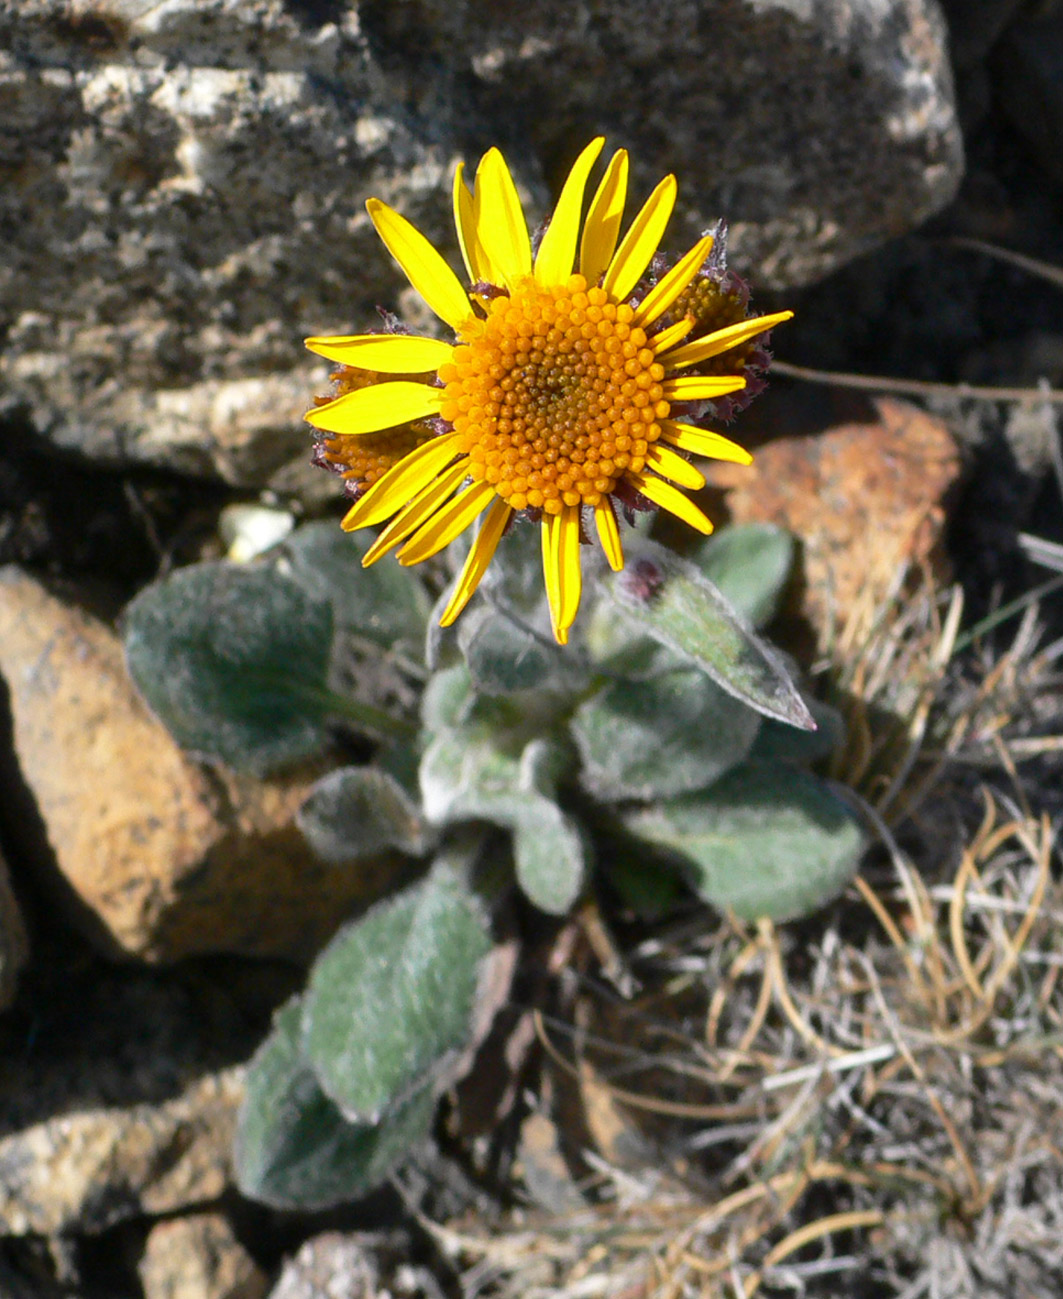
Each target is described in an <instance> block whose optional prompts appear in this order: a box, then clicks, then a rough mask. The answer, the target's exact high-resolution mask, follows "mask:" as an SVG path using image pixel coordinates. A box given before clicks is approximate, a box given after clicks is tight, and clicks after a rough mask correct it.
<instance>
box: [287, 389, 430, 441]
mask: <svg viewBox="0 0 1063 1299" xmlns="http://www.w3.org/2000/svg"><path fill="white" fill-rule="evenodd" d="M442 396H443V389H442V388H429V387H428V385H427V384H425V383H411V382H410V381H409V380H407V379H396V380H394V381H393V382H391V383H374V384H373V386H372V387H371V388H357V389H356V390H355V391H354V392H346V393H344V394H343V396H342V397H337V398H336V400H335V401H330V402H326V403H325V405H324V406H315V407H314V409H313V410H308V411H307V412H306V415H305V416H304V419H305V420H306V422H307V423H308V424H312V425H313V426H314V428H319V429H324V430H325V432H327V433H341V434H344V435H345V436H348V437H357V436H358V434H359V433H379V432H380V430H381V429H385V428H396V427H397V426H398V425H399V424H408V423H409V422H410V420H412V419H423V418H424V416H425V415H434V414H435V413H436V412H437V411H438V410H439V401H440V398H441V397H442Z"/></svg>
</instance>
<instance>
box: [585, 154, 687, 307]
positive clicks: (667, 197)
mask: <svg viewBox="0 0 1063 1299" xmlns="http://www.w3.org/2000/svg"><path fill="white" fill-rule="evenodd" d="M676 189H677V187H676V181H675V177H674V176H665V178H664V180H662V181H661V183H660V184H659V185H658V186H657V188H656V189H655V190H654V191H653V193H652V194H651V195H650V196H649V198H648V199H647V200H646V202H645V203H643V205H642V210H641V211H640V212H639V214H638V216H637V217H636V218H635V219H634V221H632V223H631V228H630V229H629V230H628V232H627V234H626V235H625V236H624V238H623V241H622V242H621V244H620V247H619V248H618V249H617V250H616V252H615V254H614V255H613V260H612V261H611V262H610V263H609V269H608V270H607V271H606V272H605V279H604V280H603V281H602V288H603V289H605V291H606V293H609V294H611V295H612V296H613V297H614V298H617V299H622V298H626V297H627V295H628V294H629V293H630V292H631V290H632V289H633V288H634V287H635V285H636V284H637V283H638V282H639V280H640V279H641V278H642V275H643V273H644V272H645V270H646V267H647V266H649V264H650V259H651V258H652V257H653V254H654V253H655V252H656V251H657V249H658V247H659V246H660V242H661V237H662V236H663V234H664V228H665V226H666V225H667V224H668V219H669V217H671V215H672V208H674V207H675V196H676Z"/></svg>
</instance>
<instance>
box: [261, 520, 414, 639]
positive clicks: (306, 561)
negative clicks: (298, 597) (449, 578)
mask: <svg viewBox="0 0 1063 1299" xmlns="http://www.w3.org/2000/svg"><path fill="white" fill-rule="evenodd" d="M372 542H373V534H372V533H370V532H344V531H342V529H340V528H339V527H337V525H336V524H334V523H307V524H304V525H303V526H302V527H301V528H298V529H297V530H296V531H295V533H293V535H292V536H290V537H289V538H288V539H287V540H286V541H285V542H284V544H283V546H282V547H280V548H279V550H278V552H277V558H276V560H275V562H276V564H277V565H278V567H279V568H280V569H281V571H284V570H285V569H286V568H287V569H289V570H290V571H291V574H292V576H293V577H294V578H295V579H296V581H297V582H298V583H299V585H300V586H302V587H303V588H304V589H305V590H307V591H311V592H313V594H314V595H316V596H319V597H321V598H322V599H325V600H328V601H329V602H330V603H331V605H332V611H333V617H334V618H335V622H336V627H337V628H339V629H342V630H344V631H354V632H357V633H358V635H360V636H365V637H366V638H368V639H369V640H373V641H376V642H377V643H378V644H380V645H386V646H388V647H389V648H390V647H391V646H393V645H395V644H396V643H397V642H401V643H402V644H403V645H404V647H405V648H406V649H407V650H408V651H413V650H415V651H417V652H418V653H419V652H420V646H421V643H422V641H423V639H424V632H425V626H426V624H427V622H428V614H429V609H430V601H429V599H428V596H427V594H426V592H425V589H424V586H423V585H422V583H421V579H420V577H419V576H418V575H417V574H416V573H415V572H413V571H412V570H410V569H408V568H400V567H399V566H398V565H396V564H392V563H388V564H372V565H370V567H369V568H363V567H362V556H363V555H364V554H365V552H366V551H367V550H368V549H369V547H370V545H371V544H372Z"/></svg>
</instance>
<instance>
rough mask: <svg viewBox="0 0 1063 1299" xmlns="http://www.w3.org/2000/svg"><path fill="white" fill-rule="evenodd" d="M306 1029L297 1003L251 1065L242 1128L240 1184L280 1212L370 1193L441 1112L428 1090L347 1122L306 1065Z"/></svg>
mask: <svg viewBox="0 0 1063 1299" xmlns="http://www.w3.org/2000/svg"><path fill="white" fill-rule="evenodd" d="M301 1025H302V1006H301V1004H300V1001H299V999H298V998H296V999H295V1000H293V1001H290V1002H288V1004H287V1005H286V1006H284V1007H283V1008H282V1009H281V1010H280V1011H279V1013H278V1014H277V1016H276V1018H275V1020H274V1024H273V1031H272V1032H271V1033H270V1035H269V1037H267V1038H266V1040H265V1041H264V1042H263V1043H262V1045H261V1046H260V1047H259V1049H258V1051H257V1052H256V1054H255V1057H254V1059H253V1060H252V1061H251V1063H250V1065H249V1066H248V1071H247V1090H246V1092H245V1096H244V1102H243V1105H242V1107H241V1110H240V1117H239V1122H238V1124H237V1132H236V1148H235V1167H236V1181H237V1185H238V1186H239V1188H240V1190H241V1191H242V1192H243V1193H244V1194H245V1195H248V1196H250V1197H251V1198H252V1199H255V1200H261V1201H262V1202H263V1203H265V1204H269V1205H271V1206H272V1207H274V1208H277V1209H325V1208H329V1207H330V1206H331V1205H334V1204H340V1203H342V1202H343V1201H345V1200H354V1199H357V1198H358V1197H359V1196H361V1195H364V1194H365V1193H366V1192H367V1191H371V1190H372V1189H373V1188H374V1187H375V1186H377V1185H379V1183H380V1182H382V1181H383V1180H384V1178H385V1177H387V1175H388V1173H390V1172H391V1170H392V1168H393V1167H394V1166H395V1165H396V1164H397V1163H398V1162H399V1161H400V1160H401V1159H402V1158H403V1157H404V1156H405V1155H406V1154H408V1152H409V1150H410V1149H411V1147H413V1146H415V1145H417V1144H418V1142H420V1141H421V1140H422V1139H423V1138H424V1137H425V1136H427V1134H428V1131H429V1129H430V1127H431V1123H432V1116H433V1114H434V1112H435V1096H434V1094H433V1092H432V1090H431V1088H429V1087H425V1088H422V1089H421V1091H419V1092H415V1093H414V1094H413V1095H411V1096H410V1098H409V1099H408V1100H407V1101H406V1102H405V1103H404V1104H402V1105H401V1106H398V1107H396V1108H395V1109H394V1110H393V1111H392V1112H391V1113H389V1115H388V1116H387V1118H386V1119H384V1120H383V1121H382V1122H380V1123H377V1124H366V1123H349V1122H348V1121H347V1120H346V1119H345V1118H344V1117H343V1115H342V1114H341V1112H340V1110H339V1109H338V1107H337V1106H336V1105H334V1104H333V1103H332V1101H330V1100H329V1099H328V1097H327V1096H326V1095H325V1094H324V1092H323V1091H322V1090H321V1088H320V1086H319V1085H318V1082H317V1079H316V1077H315V1075H314V1073H313V1070H312V1069H311V1068H310V1066H309V1064H308V1063H307V1061H306V1058H305V1056H304V1054H303V1051H302V1027H301Z"/></svg>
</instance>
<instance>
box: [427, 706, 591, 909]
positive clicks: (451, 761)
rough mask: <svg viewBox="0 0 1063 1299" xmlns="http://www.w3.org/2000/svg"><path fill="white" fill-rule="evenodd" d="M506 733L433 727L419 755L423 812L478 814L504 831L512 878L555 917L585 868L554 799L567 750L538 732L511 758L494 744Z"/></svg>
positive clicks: (451, 816)
mask: <svg viewBox="0 0 1063 1299" xmlns="http://www.w3.org/2000/svg"><path fill="white" fill-rule="evenodd" d="M507 738H511V737H507V736H505V735H504V733H503V734H502V735H501V736H500V735H498V734H497V733H496V734H494V735H492V733H491V732H490V731H487V730H486V728H477V729H462V730H447V731H442V732H440V734H438V735H437V736H436V737H435V739H434V740H433V741H432V743H431V744H430V745H429V746H428V748H427V749H426V750H425V754H424V757H423V759H422V760H421V791H422V795H423V800H424V809H425V815H426V816H427V817H428V819H429V820H430V821H432V822H433V823H434V824H437V825H445V824H449V823H452V822H456V821H466V820H481V821H489V822H491V824H493V825H498V826H502V827H503V828H504V829H507V830H510V831H511V832H512V834H513V856H514V861H515V865H516V871H517V880H518V883H519V884H520V886H521V888H522V889H523V890H524V892H525V893H526V894H527V895H528V897H529V898H530V899H531V901H532V902H533V903H534V904H535V905H536V906H537V907H540V908H541V909H542V910H543V911H548V912H550V913H551V914H555V915H561V914H563V913H564V912H565V911H567V910H568V908H569V907H570V906H571V905H572V903H573V902H574V901H575V899H576V898H577V897H578V896H579V892H580V889H581V888H582V887H583V881H584V878H585V877H586V872H587V855H586V842H585V840H584V837H583V835H582V833H581V832H580V829H579V826H578V825H577V824H576V822H575V821H574V820H573V819H572V818H571V817H570V816H568V815H567V814H566V813H565V812H563V811H562V810H561V808H559V807H558V805H557V803H556V801H555V797H556V792H557V783H558V781H559V779H561V778H562V776H563V775H564V774H565V773H566V772H567V770H568V767H569V766H570V765H571V755H570V754H569V753H568V750H567V747H566V746H564V745H560V744H558V743H557V741H555V740H551V739H546V738H539V739H535V740H532V741H530V742H529V743H528V744H527V745H526V746H525V747H524V748H523V750H521V752H520V756H519V757H518V756H515V755H514V754H513V753H512V752H510V751H507V750H506V749H503V748H502V747H500V741H503V742H504V740H505V739H507Z"/></svg>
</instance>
